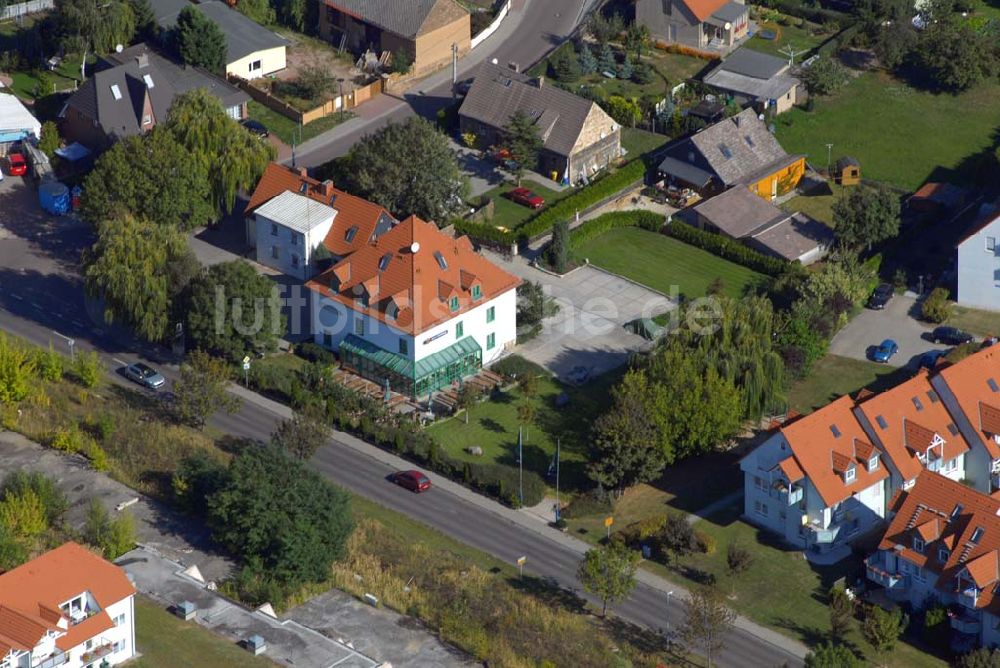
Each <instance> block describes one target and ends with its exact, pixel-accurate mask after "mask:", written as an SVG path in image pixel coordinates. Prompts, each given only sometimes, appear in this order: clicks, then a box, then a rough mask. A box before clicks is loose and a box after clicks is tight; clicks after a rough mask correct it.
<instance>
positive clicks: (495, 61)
mask: <svg viewBox="0 0 1000 668" xmlns="http://www.w3.org/2000/svg"><path fill="white" fill-rule="evenodd" d="M490 62H491V63H493V64H494V65H499V64H500V61H499V60H497V59H496V58H494V59H493V60H491V61H490Z"/></svg>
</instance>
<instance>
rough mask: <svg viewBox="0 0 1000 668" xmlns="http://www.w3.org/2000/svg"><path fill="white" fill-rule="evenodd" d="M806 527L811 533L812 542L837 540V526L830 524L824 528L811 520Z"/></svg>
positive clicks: (838, 528)
mask: <svg viewBox="0 0 1000 668" xmlns="http://www.w3.org/2000/svg"><path fill="white" fill-rule="evenodd" d="M806 528H807V529H809V532H810V533H811V534H812V542H813V543H832V542H834V541H835V540H837V534H839V533H840V527H839V526H831V527H830V528H828V529H824V528H822V527H821V526H820V525H819V524H815V523H812V522H810V523H809V524H807V525H806Z"/></svg>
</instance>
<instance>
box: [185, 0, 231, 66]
mask: <svg viewBox="0 0 1000 668" xmlns="http://www.w3.org/2000/svg"><path fill="white" fill-rule="evenodd" d="M174 34H175V36H176V37H175V38H176V40H177V53H178V55H179V56H180V58H181V61H182V62H183V63H184V64H185V65H190V66H192V67H202V68H204V69H206V70H208V71H209V72H214V73H215V74H222V73H223V72H224V71H225V69H226V36H225V35H224V34H223V32H222V29H221V28H219V25H218V24H217V23H216V22H215V21H213V20H212V19H210V18H208V17H207V16H206V15H205V14H203V13H202V12H200V11H199V10H197V9H196V8H195V7H194V5H188V6H187V7H185V8H184V9H182V10H181V12H180V14H178V15H177V27H176V28H175V32H174Z"/></svg>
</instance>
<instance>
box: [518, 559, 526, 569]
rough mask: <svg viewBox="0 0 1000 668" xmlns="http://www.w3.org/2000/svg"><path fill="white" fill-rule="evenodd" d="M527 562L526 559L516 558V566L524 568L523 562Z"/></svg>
mask: <svg viewBox="0 0 1000 668" xmlns="http://www.w3.org/2000/svg"><path fill="white" fill-rule="evenodd" d="M527 560H528V558H527V557H518V558H517V565H518V566H522V567H523V566H524V562H526V561H527Z"/></svg>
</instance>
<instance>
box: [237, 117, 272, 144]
mask: <svg viewBox="0 0 1000 668" xmlns="http://www.w3.org/2000/svg"><path fill="white" fill-rule="evenodd" d="M240 124H241V125H242V126H243V127H245V128H246V129H247V130H248V131H249V132H251V133H253V135H254V136H255V137H257V138H258V139H267V128H266V127H264V124H263V123H261V122H260V121H255V120H253V119H252V118H248V119H246V120H244V121H240Z"/></svg>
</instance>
